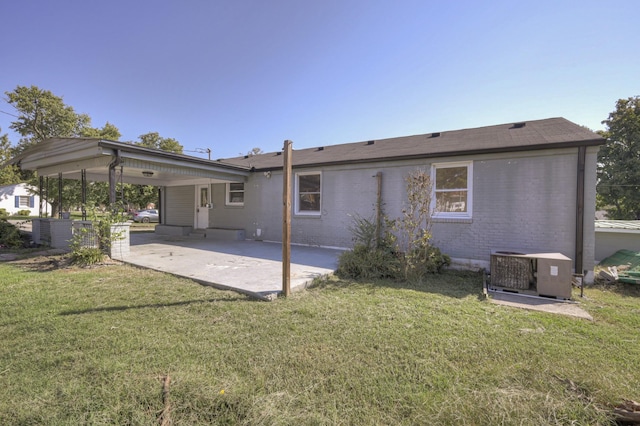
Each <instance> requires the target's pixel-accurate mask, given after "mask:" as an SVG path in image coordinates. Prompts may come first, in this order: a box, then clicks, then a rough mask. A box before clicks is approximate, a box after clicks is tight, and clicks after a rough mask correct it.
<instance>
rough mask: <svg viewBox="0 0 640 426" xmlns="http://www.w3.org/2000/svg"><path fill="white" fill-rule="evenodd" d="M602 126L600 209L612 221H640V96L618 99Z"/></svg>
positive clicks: (599, 175) (599, 170)
mask: <svg viewBox="0 0 640 426" xmlns="http://www.w3.org/2000/svg"><path fill="white" fill-rule="evenodd" d="M602 124H605V125H606V126H607V130H605V131H604V132H601V133H600V134H601V135H602V136H603V137H605V138H606V139H607V144H606V145H604V146H603V147H602V148H601V149H600V152H599V154H598V204H599V207H600V208H604V209H605V210H607V212H608V215H609V218H611V219H622V220H634V219H640V96H635V97H630V98H627V99H619V100H618V102H616V109H615V111H613V112H611V113H610V114H609V118H608V119H606V120H604V121H603V122H602Z"/></svg>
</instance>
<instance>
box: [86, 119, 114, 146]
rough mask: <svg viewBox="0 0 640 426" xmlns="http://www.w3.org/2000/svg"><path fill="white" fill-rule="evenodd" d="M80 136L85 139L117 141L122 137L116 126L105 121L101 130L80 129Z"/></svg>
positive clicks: (91, 128)
mask: <svg viewBox="0 0 640 426" xmlns="http://www.w3.org/2000/svg"><path fill="white" fill-rule="evenodd" d="M80 136H82V137H85V138H100V139H108V140H112V141H117V140H120V137H121V136H122V135H121V134H120V130H119V129H118V128H117V127H116V126H114V125H113V124H111V123H109V122H108V121H107V122H106V123H105V125H104V126H102V128H101V129H98V128H93V127H86V128H84V129H82V130H81V132H80Z"/></svg>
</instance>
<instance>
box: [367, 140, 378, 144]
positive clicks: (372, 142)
mask: <svg viewBox="0 0 640 426" xmlns="http://www.w3.org/2000/svg"><path fill="white" fill-rule="evenodd" d="M374 143H376V141H368V142H367V145H373V144H374Z"/></svg>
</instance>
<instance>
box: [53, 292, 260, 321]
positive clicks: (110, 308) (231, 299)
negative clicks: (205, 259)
mask: <svg viewBox="0 0 640 426" xmlns="http://www.w3.org/2000/svg"><path fill="white" fill-rule="evenodd" d="M238 301H253V299H251V298H250V297H246V296H240V295H238V296H237V297H229V298H214V299H207V300H186V301H184V302H173V303H151V304H146V305H136V306H105V307H102V308H89V309H74V310H69V311H62V312H60V314H59V315H61V316H68V315H84V314H93V313H97V312H122V311H128V310H130V309H149V308H169V307H174V306H186V305H195V304H199V303H213V302H238Z"/></svg>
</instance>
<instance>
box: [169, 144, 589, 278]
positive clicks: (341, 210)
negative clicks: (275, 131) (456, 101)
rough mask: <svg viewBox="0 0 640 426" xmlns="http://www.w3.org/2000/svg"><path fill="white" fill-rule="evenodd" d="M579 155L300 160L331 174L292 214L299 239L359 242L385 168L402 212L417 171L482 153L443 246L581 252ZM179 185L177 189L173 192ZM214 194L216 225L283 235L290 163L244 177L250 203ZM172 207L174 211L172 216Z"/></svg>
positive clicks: (464, 255) (394, 208) (391, 200)
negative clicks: (317, 201) (466, 201)
mask: <svg viewBox="0 0 640 426" xmlns="http://www.w3.org/2000/svg"><path fill="white" fill-rule="evenodd" d="M577 158H578V149H577V148H565V149H555V150H540V151H529V152H527V151H525V152H516V153H506V154H484V155H478V156H472V157H450V158H437V159H435V160H411V161H389V162H380V163H371V164H354V165H349V166H322V167H315V168H305V169H296V168H294V170H293V177H294V180H295V174H296V172H301V171H304V172H320V173H321V174H322V193H321V198H322V201H321V203H322V207H321V214H319V215H317V216H301V215H296V214H295V213H294V214H293V215H292V224H291V235H292V237H291V238H292V243H294V244H304V245H313V246H326V247H345V248H347V247H351V246H352V240H351V235H350V232H349V230H348V228H349V226H350V225H351V223H352V217H353V215H354V214H358V215H360V216H363V217H367V218H373V217H374V215H375V205H376V197H377V184H376V178H375V175H376V173H378V172H382V175H383V178H382V182H383V183H382V199H383V209H384V212H385V213H386V214H387V215H388V216H389V217H399V216H400V215H401V210H402V206H403V203H404V202H405V199H406V188H405V185H406V184H405V181H404V179H405V177H406V176H407V175H408V173H409V172H411V171H412V170H414V169H415V168H418V167H420V168H423V169H425V170H427V171H429V170H430V168H431V164H432V162H437V163H446V162H459V161H473V194H472V196H473V217H472V219H434V225H433V234H434V242H435V243H436V245H437V246H438V247H440V248H441V249H442V250H443V251H444V252H445V253H447V254H449V255H450V256H451V257H453V258H456V259H459V260H461V261H463V262H470V263H475V264H479V265H486V266H488V263H489V259H490V253H491V250H492V249H500V248H518V249H525V250H536V251H537V250H540V251H545V252H559V253H562V254H564V255H566V256H568V257H569V258H571V259H574V257H575V228H576V220H575V216H576V185H577V161H578V160H577ZM596 158H597V148H596V147H592V148H588V149H587V158H586V165H587V167H586V179H585V194H586V196H585V206H584V207H585V213H584V218H585V220H584V224H585V233H584V267H585V269H588V270H591V269H593V258H594V254H595V253H594V238H595V237H594V229H593V228H594V225H593V219H594V216H595V183H596ZM175 192H177V191H170V190H168V191H167V195H168V197H169V198H170V197H171V195H172V194H175ZM294 192H295V191H294ZM191 194H193V192H191ZM212 195H213V198H212V201H213V209H211V211H210V226H211V227H220V228H239V229H244V230H245V233H246V236H247V238H250V239H263V240H267V241H281V235H282V172H279V171H274V172H272V173H271V174H270V175H268V176H267V175H265V174H264V173H260V172H258V173H254V174H252V175H251V176H250V177H249V179H248V181H247V182H246V183H245V204H244V206H241V207H238V206H226V205H225V202H224V201H225V185H224V184H214V185H213V191H212ZM191 196H192V195H191ZM293 202H294V203H295V193H294V194H293ZM168 204H169V205H171V204H172V201H169V202H168ZM172 209H173V210H175V207H174V208H172ZM294 211H295V207H294ZM190 214H191V215H192V214H193V213H192V212H191V213H190ZM170 216H171V215H170V214H169V213H167V219H168V220H169V218H170ZM167 223H168V224H172V223H170V222H167ZM176 224H177V223H176ZM258 230H259V233H260V235H259V236H258Z"/></svg>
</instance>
